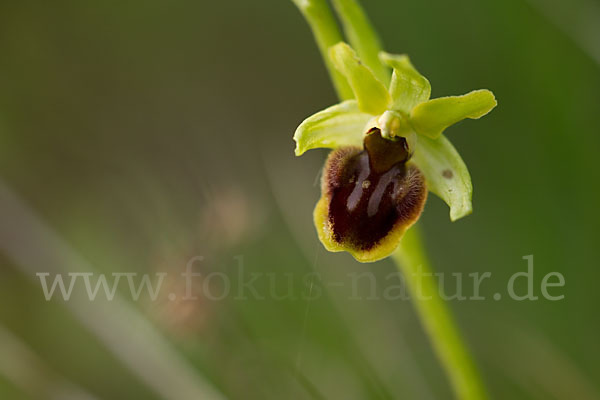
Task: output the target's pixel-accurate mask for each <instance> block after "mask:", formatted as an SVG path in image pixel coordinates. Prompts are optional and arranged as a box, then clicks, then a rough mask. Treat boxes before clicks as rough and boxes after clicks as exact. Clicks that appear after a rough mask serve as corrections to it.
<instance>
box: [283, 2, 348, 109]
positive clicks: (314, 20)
mask: <svg viewBox="0 0 600 400" xmlns="http://www.w3.org/2000/svg"><path fill="white" fill-rule="evenodd" d="M292 1H293V2H294V4H296V6H297V7H298V8H299V9H300V12H302V15H304V18H305V19H306V21H307V22H308V25H309V26H310V29H311V30H312V32H313V35H314V37H315V41H316V42H317V46H318V47H319V50H320V51H321V56H322V57H323V61H325V66H326V67H327V70H328V71H329V76H330V77H331V80H332V82H333V86H334V87H335V90H336V92H337V94H338V97H339V98H340V99H341V100H349V99H352V98H353V97H354V94H353V93H352V89H351V88H350V85H348V81H346V78H345V77H344V76H343V75H342V74H341V73H340V72H339V71H338V70H337V69H336V68H335V66H334V65H333V63H332V62H331V60H330V59H329V48H330V47H331V46H333V45H335V44H337V43H339V42H342V41H343V40H344V39H343V37H342V34H341V32H340V30H339V27H338V25H337V22H336V21H335V17H334V16H333V13H332V12H331V10H330V9H329V5H328V4H327V0H292Z"/></svg>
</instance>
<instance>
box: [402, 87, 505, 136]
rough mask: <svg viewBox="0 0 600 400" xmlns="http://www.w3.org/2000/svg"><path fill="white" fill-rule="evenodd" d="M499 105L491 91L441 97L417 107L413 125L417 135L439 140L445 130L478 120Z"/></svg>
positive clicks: (414, 111) (412, 119)
mask: <svg viewBox="0 0 600 400" xmlns="http://www.w3.org/2000/svg"><path fill="white" fill-rule="evenodd" d="M497 104H498V103H497V102H496V98H495V97H494V94H493V93H492V92H490V91H489V90H485V89H482V90H474V91H472V92H471V93H467V94H465V95H462V96H450V97H440V98H439V99H433V100H429V101H427V102H425V103H421V104H419V105H418V106H416V107H415V108H414V109H413V110H412V113H411V123H412V126H413V128H415V131H416V132H417V133H420V134H421V135H425V136H428V137H430V138H433V139H435V138H437V137H438V136H440V135H441V134H442V132H443V131H444V129H446V128H447V127H449V126H450V125H453V124H455V123H457V122H458V121H461V120H463V119H465V118H471V119H478V118H481V117H483V116H484V115H485V114H487V113H489V112H490V111H491V110H492V109H493V108H494V107H496V105H497Z"/></svg>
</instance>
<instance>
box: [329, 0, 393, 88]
mask: <svg viewBox="0 0 600 400" xmlns="http://www.w3.org/2000/svg"><path fill="white" fill-rule="evenodd" d="M332 3H333V6H334V8H335V10H336V11H337V13H338V15H339V17H340V20H341V21H342V25H343V27H344V32H345V33H346V36H347V37H348V40H349V41H350V44H351V45H352V47H353V48H354V50H356V52H357V53H358V56H359V57H360V59H361V61H362V62H363V63H364V64H365V65H366V66H368V67H369V68H370V69H371V71H373V74H375V76H376V77H377V79H379V80H380V81H381V82H382V83H383V84H384V85H386V86H387V85H389V83H390V77H391V73H390V70H389V68H387V67H386V66H385V65H383V63H381V62H380V61H379V52H380V51H381V42H380V40H379V37H378V36H377V33H376V32H375V30H374V29H373V27H372V25H371V22H370V21H369V18H368V17H367V15H366V14H365V13H364V11H363V9H362V7H361V6H360V4H359V3H358V1H356V0H332Z"/></svg>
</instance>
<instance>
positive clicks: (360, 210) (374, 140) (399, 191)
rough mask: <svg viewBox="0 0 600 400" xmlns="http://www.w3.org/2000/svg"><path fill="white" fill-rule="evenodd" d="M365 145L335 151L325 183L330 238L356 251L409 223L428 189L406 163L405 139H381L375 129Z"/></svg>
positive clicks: (367, 246) (418, 209) (417, 212)
mask: <svg viewBox="0 0 600 400" xmlns="http://www.w3.org/2000/svg"><path fill="white" fill-rule="evenodd" d="M402 140H403V139H402ZM365 148H366V150H363V151H359V150H358V149H340V150H337V151H336V152H334V154H332V155H331V158H330V161H332V162H329V163H328V167H329V170H328V171H327V175H326V178H327V179H326V182H325V184H326V186H327V187H326V188H325V189H326V190H327V193H328V194H329V196H330V203H329V216H328V217H329V221H330V223H331V227H332V230H333V232H332V233H333V239H334V240H335V241H336V242H338V243H341V244H345V245H350V246H352V247H354V248H356V249H359V250H369V249H371V248H373V247H374V246H376V245H377V243H379V242H380V241H381V240H382V239H383V238H384V237H385V236H386V235H388V234H389V233H390V232H391V231H392V230H393V229H394V228H396V227H398V226H399V225H403V224H408V223H411V222H413V221H414V220H415V219H416V218H417V217H418V216H419V214H420V213H421V210H422V208H423V203H424V202H425V198H426V194H427V193H426V190H425V182H424V178H423V176H422V174H421V173H420V171H419V170H418V169H417V168H416V167H415V166H412V165H407V164H406V161H407V160H408V149H407V147H406V142H402V141H396V142H391V141H389V140H387V139H383V138H381V134H380V132H379V130H376V131H371V132H370V134H369V135H368V136H367V137H366V139H365Z"/></svg>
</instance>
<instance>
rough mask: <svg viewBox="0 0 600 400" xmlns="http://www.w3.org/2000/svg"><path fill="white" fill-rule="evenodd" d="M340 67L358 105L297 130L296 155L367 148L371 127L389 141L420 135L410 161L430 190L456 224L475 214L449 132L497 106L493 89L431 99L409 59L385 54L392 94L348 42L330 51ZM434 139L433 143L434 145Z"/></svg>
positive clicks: (335, 109)
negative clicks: (317, 150) (365, 139)
mask: <svg viewBox="0 0 600 400" xmlns="http://www.w3.org/2000/svg"><path fill="white" fill-rule="evenodd" d="M329 53H330V57H331V60H332V62H333V64H334V65H335V67H336V68H337V69H338V70H339V71H340V72H341V73H342V74H343V75H344V76H345V77H346V79H347V80H348V82H349V84H350V87H351V88H352V90H353V92H354V95H355V97H356V100H348V101H345V102H342V103H340V104H337V105H334V106H332V107H329V108H327V109H325V110H323V111H320V112H318V113H316V114H314V115H312V116H310V117H308V118H307V119H306V120H305V121H304V122H302V124H300V126H299V127H298V128H297V129H296V133H295V135H294V140H295V141H296V155H301V154H302V153H304V152H305V151H307V150H310V149H314V148H320V147H324V148H331V149H334V148H338V147H343V146H349V145H354V146H362V139H363V136H364V134H365V133H366V132H367V131H368V130H369V129H370V128H372V127H377V128H379V129H381V130H382V134H383V136H385V137H394V136H401V137H405V138H407V139H409V143H410V142H411V141H413V142H414V140H411V139H410V136H411V135H414V134H415V133H416V134H418V135H416V137H417V139H416V143H413V145H412V146H411V147H413V148H411V152H412V153H413V158H412V159H411V162H412V163H414V164H416V165H417V167H419V169H420V170H421V171H422V172H423V173H424V175H425V177H426V180H427V184H428V187H429V189H430V191H432V192H433V193H434V194H436V195H437V196H439V197H441V198H442V200H444V201H445V202H446V203H447V204H448V206H449V207H450V218H451V219H452V220H453V221H454V220H457V219H459V218H462V217H464V216H465V215H468V214H469V213H471V211H472V205H471V196H472V185H471V177H470V176H469V172H468V170H467V168H466V166H465V164H464V162H463V161H462V159H461V158H460V155H459V154H458V152H457V151H456V150H455V149H454V147H453V146H452V144H451V143H450V142H449V141H448V139H446V138H445V137H443V136H441V134H442V132H443V131H444V129H446V128H447V127H449V126H450V125H453V124H455V123H457V122H459V121H461V120H463V119H466V118H471V119H476V118H480V117H482V116H484V115H485V114H487V113H488V112H490V111H491V110H492V109H493V108H494V107H495V106H496V104H497V102H496V99H495V98H494V95H493V93H492V92H490V91H489V90H485V89H484V90H475V91H473V92H470V93H468V94H466V95H463V96H451V97H441V98H437V99H432V100H429V96H430V93H431V86H430V84H429V81H428V80H427V79H426V78H425V77H424V76H422V75H421V74H420V73H419V72H418V71H417V70H416V69H415V68H414V67H413V66H412V64H411V62H410V60H409V58H408V56H406V55H394V54H388V53H384V52H382V53H381V54H380V59H381V61H382V62H383V63H384V64H385V65H388V66H390V67H391V68H392V69H393V74H392V81H391V83H390V87H389V90H388V89H385V86H384V85H383V83H381V82H380V81H379V80H378V79H377V78H376V77H375V76H374V75H373V73H372V72H371V70H370V69H369V68H368V67H366V66H365V65H363V64H362V63H361V62H360V60H359V58H358V57H357V55H356V53H355V52H354V50H352V48H351V47H350V46H348V45H347V44H346V43H338V44H337V45H335V46H332V47H331V48H330V50H329ZM432 139H433V140H432Z"/></svg>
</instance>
